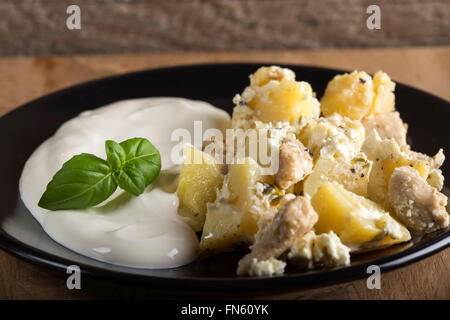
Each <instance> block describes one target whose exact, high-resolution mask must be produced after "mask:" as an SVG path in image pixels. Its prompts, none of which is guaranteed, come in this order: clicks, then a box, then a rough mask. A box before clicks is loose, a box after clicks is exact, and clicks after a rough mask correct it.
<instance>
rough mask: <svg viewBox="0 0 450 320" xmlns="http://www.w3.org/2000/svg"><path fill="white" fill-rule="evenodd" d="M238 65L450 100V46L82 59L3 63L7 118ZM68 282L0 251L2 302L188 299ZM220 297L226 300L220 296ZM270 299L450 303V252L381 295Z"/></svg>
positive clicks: (389, 279) (0, 84)
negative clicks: (133, 78)
mask: <svg viewBox="0 0 450 320" xmlns="http://www.w3.org/2000/svg"><path fill="white" fill-rule="evenodd" d="M232 61H253V62H261V63H262V62H278V63H299V64H312V65H319V66H327V67H334V68H341V69H359V70H365V71H368V72H374V71H376V70H378V69H382V70H384V71H386V72H387V73H388V74H389V75H391V76H392V78H393V79H394V80H396V81H400V82H404V83H407V84H410V85H413V86H416V87H418V88H421V89H423V90H426V91H429V92H432V93H434V94H436V95H439V96H441V97H443V98H445V99H447V100H450V90H449V83H450V47H441V48H408V49H376V50H375V49H368V50H319V51H298V50H297V51H282V52H273V51H272V52H241V53H237V52H233V53H227V52H216V53H204V52H196V53H183V54H180V53H170V54H160V53H158V54H140V55H136V54H134V55H90V56H86V55H83V56H71V57H40V58H39V57H32V58H0V116H1V115H2V114H5V113H6V112H8V111H10V110H12V109H14V108H15V107H17V106H18V105H20V104H23V103H25V102H27V101H29V100H31V99H34V98H37V97H39V96H41V95H44V94H46V93H49V92H51V91H54V90H57V89H60V88H63V87H67V86H69V85H73V84H75V83H79V82H82V81H86V80H91V79H94V78H99V77H103V76H108V75H113V74H118V73H123V72H128V71H134V70H140V69H146V68H153V67H160V66H170V65H179V64H191V63H201V62H205V63H210V62H232ZM66 277H67V274H66V273H65V272H63V271H53V270H49V269H48V268H44V267H40V266H36V265H33V264H30V263H28V262H24V261H22V260H20V259H17V258H15V257H13V256H11V255H9V254H7V253H5V252H3V251H0V299H1V298H3V299H4V298H7V299H17V298H22V299H24V298H25V299H74V298H77V299H95V298H114V299H117V298H127V299H132V298H186V297H185V296H183V294H182V293H179V292H172V293H169V294H168V293H162V292H158V291H156V290H154V289H152V288H149V287H138V286H130V285H126V284H120V283H114V282H110V281H104V280H100V279H91V278H87V277H82V284H81V286H82V289H81V290H79V291H77V290H74V291H69V290H68V289H67V288H66ZM215 295H217V296H221V292H216V293H215ZM209 297H210V296H209ZM189 298H193V296H189ZM266 298H271V299H280V298H289V299H450V248H449V249H446V250H444V251H442V252H440V253H438V254H436V255H433V256H432V257H429V258H427V259H425V260H422V261H420V262H418V263H415V264H413V265H410V266H407V267H404V268H401V269H399V270H395V271H391V272H389V273H386V274H382V276H381V290H368V289H367V287H366V281H365V280H359V281H353V282H349V283H345V284H341V285H334V286H329V287H325V288H320V289H314V290H306V291H299V292H291V293H289V294H283V295H276V296H268V297H266Z"/></svg>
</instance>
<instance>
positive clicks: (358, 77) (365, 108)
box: [320, 71, 395, 120]
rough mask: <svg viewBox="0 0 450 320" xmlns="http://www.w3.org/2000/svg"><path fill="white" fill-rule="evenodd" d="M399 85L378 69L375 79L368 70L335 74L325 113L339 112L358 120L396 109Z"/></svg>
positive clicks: (323, 104) (324, 101)
mask: <svg viewBox="0 0 450 320" xmlns="http://www.w3.org/2000/svg"><path fill="white" fill-rule="evenodd" d="M394 89H395V84H394V82H392V81H391V79H390V78H389V76H388V75H387V74H386V73H384V72H382V71H378V72H376V73H375V75H374V77H373V80H372V78H371V77H370V76H369V75H368V74H367V73H365V72H358V71H353V72H352V73H345V74H342V75H337V76H335V77H334V78H333V79H332V80H331V81H330V82H329V83H328V85H327V88H326V90H325V93H324V96H323V97H322V100H321V101H320V102H321V111H322V113H323V114H324V115H325V116H330V115H332V114H333V113H335V112H337V113H339V114H341V115H343V116H346V117H349V118H350V119H354V120H361V119H362V118H364V117H366V116H368V115H370V114H376V113H382V112H389V111H393V110H394V106H395V96H394Z"/></svg>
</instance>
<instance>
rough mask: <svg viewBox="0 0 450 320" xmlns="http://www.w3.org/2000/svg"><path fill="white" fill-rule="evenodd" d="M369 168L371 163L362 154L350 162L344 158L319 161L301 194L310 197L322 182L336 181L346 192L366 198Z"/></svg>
mask: <svg viewBox="0 0 450 320" xmlns="http://www.w3.org/2000/svg"><path fill="white" fill-rule="evenodd" d="M371 168H372V161H370V160H367V159H365V157H364V154H361V155H359V156H357V157H355V158H353V159H351V160H350V159H346V158H332V159H319V160H318V161H317V163H316V165H315V166H314V170H313V172H312V173H311V174H310V175H309V176H308V177H307V178H306V180H305V182H304V185H303V192H304V193H305V194H306V195H309V196H310V197H312V196H314V194H315V193H316V191H317V189H318V188H319V187H320V185H321V184H322V183H323V182H324V181H336V182H339V183H340V184H342V185H343V186H344V187H345V188H346V189H347V190H349V191H351V192H353V193H356V194H358V195H361V196H364V197H367V185H368V183H369V174H370V169H371Z"/></svg>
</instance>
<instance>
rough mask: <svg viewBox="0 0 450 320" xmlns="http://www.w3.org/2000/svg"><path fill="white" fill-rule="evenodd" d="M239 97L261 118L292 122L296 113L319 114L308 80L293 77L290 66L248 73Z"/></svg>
mask: <svg viewBox="0 0 450 320" xmlns="http://www.w3.org/2000/svg"><path fill="white" fill-rule="evenodd" d="M239 97H240V96H239ZM242 99H243V100H244V101H245V102H246V103H247V104H248V106H249V107H250V108H251V109H253V110H255V111H256V112H255V115H256V117H257V119H258V120H261V121H263V122H279V121H288V122H291V123H292V122H294V121H296V120H297V119H298V118H300V117H305V118H312V117H314V118H317V117H318V116H319V114H320V106H319V102H318V101H317V99H316V98H315V97H314V93H313V91H312V88H311V86H310V85H309V83H307V82H303V81H301V82H298V81H295V74H294V73H293V72H292V71H291V70H289V69H282V68H280V67H275V66H272V67H261V68H259V69H258V70H257V71H256V72H255V73H254V74H253V75H251V76H250V86H248V87H247V88H246V89H245V90H244V91H243V93H242ZM237 100H239V99H237ZM237 100H235V102H239V101H237Z"/></svg>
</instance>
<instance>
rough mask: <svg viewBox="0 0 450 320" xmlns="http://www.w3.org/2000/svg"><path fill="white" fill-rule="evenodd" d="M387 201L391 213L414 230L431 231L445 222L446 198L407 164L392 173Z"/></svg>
mask: <svg viewBox="0 0 450 320" xmlns="http://www.w3.org/2000/svg"><path fill="white" fill-rule="evenodd" d="M387 203H388V205H389V207H390V208H392V212H393V214H394V216H395V217H396V218H397V219H398V220H399V221H401V223H403V224H404V225H405V226H406V227H408V228H410V229H412V230H414V231H421V232H427V231H434V230H438V229H441V228H445V227H447V226H448V224H449V216H448V213H447V211H446V210H445V207H446V205H447V197H446V196H445V195H443V194H442V193H440V192H439V191H438V190H437V189H436V188H434V187H432V186H431V185H429V184H428V183H427V181H426V180H425V179H424V178H423V177H422V176H420V174H419V173H418V172H417V171H416V170H414V169H413V168H411V167H409V166H406V167H398V168H396V169H395V170H394V172H393V173H392V176H391V179H390V181H389V189H388V193H387Z"/></svg>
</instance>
